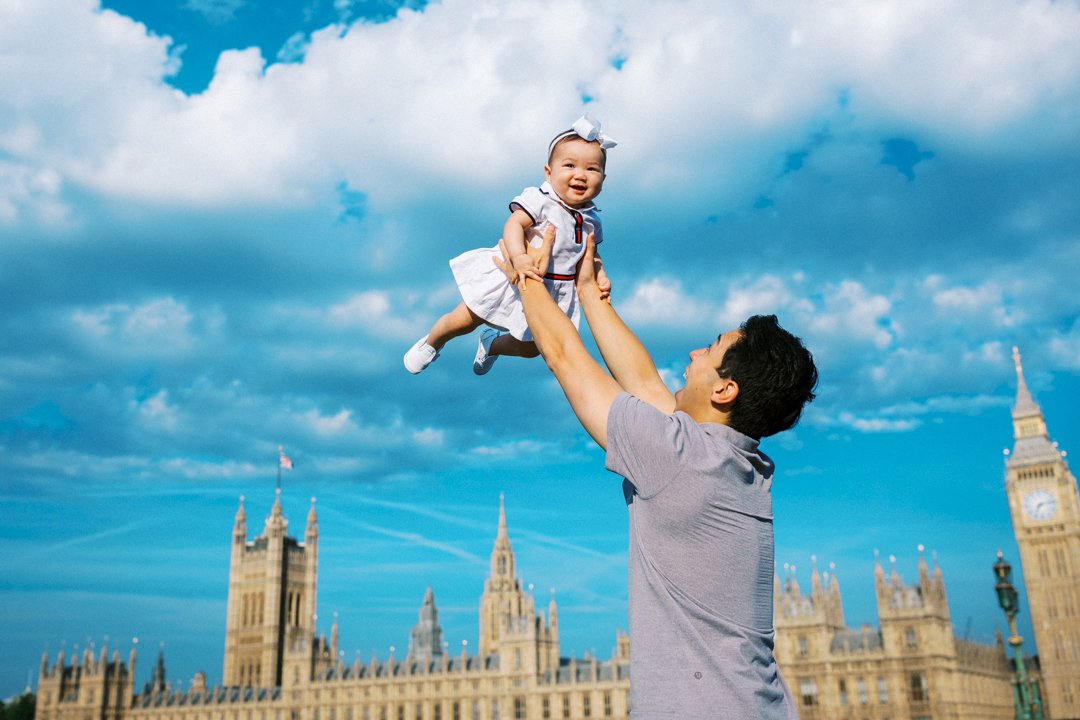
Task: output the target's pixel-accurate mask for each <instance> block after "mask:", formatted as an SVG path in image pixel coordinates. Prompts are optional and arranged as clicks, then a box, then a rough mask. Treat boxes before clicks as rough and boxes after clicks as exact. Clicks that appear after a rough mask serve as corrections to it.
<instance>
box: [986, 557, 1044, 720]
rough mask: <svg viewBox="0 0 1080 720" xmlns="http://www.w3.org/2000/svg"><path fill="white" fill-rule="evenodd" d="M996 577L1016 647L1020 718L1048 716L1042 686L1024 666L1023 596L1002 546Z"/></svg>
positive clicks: (1015, 702) (1016, 695)
mask: <svg viewBox="0 0 1080 720" xmlns="http://www.w3.org/2000/svg"><path fill="white" fill-rule="evenodd" d="M994 577H996V578H997V584H996V585H995V586H994V590H995V591H996V592H997V597H998V605H1000V606H1001V609H1002V610H1004V611H1005V617H1007V618H1008V619H1009V645H1011V646H1012V649H1013V664H1014V665H1015V668H1016V674H1015V676H1014V679H1013V683H1012V686H1013V707H1014V708H1015V710H1016V720H1044V717H1043V711H1042V699H1041V698H1040V697H1039V686H1038V685H1037V684H1036V683H1034V682H1032V680H1031V678H1029V677H1028V674H1027V669H1026V668H1025V667H1024V653H1023V652H1022V651H1021V649H1020V646H1021V645H1023V644H1024V638H1022V637H1020V636H1019V635H1018V634H1017V633H1016V616H1017V614H1019V612H1020V600H1019V597H1018V593H1017V592H1016V588H1015V587H1013V584H1012V566H1011V565H1009V563H1007V562H1005V559H1004V558H1003V557H1002V555H1001V551H1000V550H998V554H997V562H996V563H994Z"/></svg>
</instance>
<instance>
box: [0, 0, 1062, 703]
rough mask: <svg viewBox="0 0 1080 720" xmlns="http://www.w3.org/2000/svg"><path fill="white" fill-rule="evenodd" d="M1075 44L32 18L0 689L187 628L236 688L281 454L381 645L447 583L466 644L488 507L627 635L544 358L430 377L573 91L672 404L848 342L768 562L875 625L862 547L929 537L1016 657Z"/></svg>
mask: <svg viewBox="0 0 1080 720" xmlns="http://www.w3.org/2000/svg"><path fill="white" fill-rule="evenodd" d="M1078 36H1080V8H1078V7H1077V5H1076V3H1073V2H1057V3H1053V2H1045V1H1034V0H1033V1H1024V2H1020V1H1012V0H1010V1H1006V0H1000V1H999V0H995V1H994V2H991V3H989V4H988V3H986V2H975V0H946V1H944V2H941V1H936V2H904V3H901V2H890V1H885V0H878V1H872V2H865V1H862V0H860V1H856V0H841V2H828V3H825V2H820V1H818V0H812V1H811V2H801V3H781V4H779V5H773V6H768V7H765V6H762V7H756V6H752V5H745V4H735V3H732V4H728V5H723V6H717V5H716V4H715V3H712V2H707V1H705V0H700V1H699V0H685V1H684V2H680V3H678V4H677V5H675V6H674V8H673V7H672V6H671V5H657V4H654V3H644V2H626V1H617V0H610V1H608V0H599V1H594V2H589V3H585V2H581V1H578V0H557V1H556V2H551V1H550V0H548V1H545V2H539V0H510V1H508V2H504V3H499V4H497V5H490V4H488V5H478V4H477V3H472V2H468V1H467V0H445V1H444V2H440V3H432V4H430V5H425V4H422V3H414V4H409V5H407V6H401V5H400V4H398V3H392V2H349V1H348V0H336V1H335V2H332V3H331V2H329V0H322V1H319V0H314V1H310V2H275V3H269V2H255V1H254V0H166V1H163V2H155V3H145V2H133V1H131V0H124V1H123V2H108V3H105V4H104V7H102V6H101V5H99V4H98V3H97V2H95V0H49V1H48V2H36V1H35V0H14V1H13V2H6V3H4V4H3V6H2V7H0V47H3V48H4V51H3V55H2V58H0V302H2V303H3V308H4V312H3V313H2V315H0V324H2V327H0V331H2V332H0V338H2V340H0V452H2V455H3V458H4V462H3V467H2V470H0V538H2V540H3V547H4V550H5V552H4V553H3V554H2V557H0V578H2V581H0V603H2V605H3V607H4V608H5V612H4V613H3V617H2V618H0V644H2V645H3V647H4V648H5V652H4V653H3V657H2V658H0V696H6V695H8V694H11V693H14V692H17V691H19V690H21V689H22V688H23V686H24V685H25V684H26V678H27V673H28V671H34V672H36V666H37V663H38V662H39V659H40V656H41V653H42V651H44V650H46V649H48V651H49V652H50V655H51V656H53V657H55V654H56V652H57V651H58V650H59V649H60V647H61V646H62V645H61V644H62V643H63V646H64V647H66V648H67V649H68V650H69V651H70V650H71V649H72V648H73V647H74V646H75V645H78V646H80V647H84V646H85V645H86V644H87V643H88V642H93V643H95V645H96V647H100V645H101V643H102V642H104V641H105V638H106V637H108V638H109V641H108V642H109V644H110V647H117V646H118V647H120V648H121V649H122V650H126V649H127V648H128V647H129V646H130V643H131V638H132V637H135V636H138V637H139V639H140V647H141V648H143V655H142V658H143V659H142V660H141V661H140V668H139V678H138V681H139V683H140V684H141V683H142V682H145V679H146V677H148V673H149V668H150V664H151V661H152V656H153V655H154V654H155V653H156V648H157V647H158V646H159V644H160V643H164V644H165V648H166V658H167V663H168V668H169V675H170V677H171V678H173V679H176V680H179V681H182V682H183V683H184V684H185V685H186V683H187V682H189V681H190V678H191V677H192V675H193V674H194V673H195V672H196V671H198V670H205V671H206V672H207V673H208V674H209V676H210V680H211V682H215V681H217V680H219V679H220V672H221V661H222V655H221V653H222V648H223V643H224V639H223V636H224V608H225V593H226V581H227V571H228V554H227V553H228V542H229V537H230V530H231V526H232V519H233V514H234V512H235V510H236V506H237V503H238V501H239V497H240V496H241V495H244V496H246V498H247V500H246V507H247V510H248V516H249V527H251V528H252V529H253V530H254V529H255V528H257V527H258V526H259V523H260V521H261V518H263V517H264V516H265V514H266V513H267V512H268V511H269V508H270V504H271V502H272V500H273V492H274V476H275V463H276V447H277V445H278V444H283V445H284V446H285V448H286V450H287V452H289V454H290V455H291V456H292V457H293V459H294V460H295V462H296V469H295V470H294V471H293V472H291V473H289V474H287V475H286V477H285V481H284V482H285V489H284V500H285V511H286V513H287V515H288V516H289V517H290V519H291V520H292V523H293V525H292V529H293V531H294V532H296V533H298V534H300V533H302V531H303V527H302V525H303V520H304V517H305V515H306V512H307V508H308V505H309V502H310V500H309V499H310V498H311V497H312V496H314V497H317V498H318V503H317V507H318V512H319V518H320V527H321V531H322V542H321V562H320V565H321V567H320V597H319V602H320V605H319V608H320V621H319V624H320V628H321V629H322V630H323V631H327V632H328V630H329V623H330V617H331V616H332V614H333V613H334V612H337V613H338V616H339V621H340V624H341V638H342V647H343V648H345V649H346V651H347V655H348V658H349V659H351V658H352V657H353V656H354V654H355V653H359V654H360V655H361V656H362V657H363V658H364V659H365V660H366V659H368V658H370V656H371V655H372V654H373V653H375V654H378V655H379V656H380V657H386V655H387V653H388V651H389V647H390V646H396V647H397V648H399V653H400V652H401V649H402V648H404V647H406V645H407V639H408V632H409V630H410V629H411V627H412V625H413V624H414V623H415V622H416V619H417V612H418V609H419V607H420V603H421V601H422V599H423V595H424V589H425V588H426V586H427V585H428V584H430V585H432V586H433V587H434V590H435V594H436V599H437V602H438V605H439V608H440V616H441V620H442V623H443V627H444V630H445V635H446V638H447V640H448V641H449V642H450V643H451V645H452V646H454V647H460V643H461V641H462V640H468V641H469V642H470V644H472V645H475V642H476V636H477V608H478V604H479V596H480V593H481V591H482V583H483V579H484V577H485V575H486V572H487V558H488V554H489V553H490V550H491V546H492V543H493V541H494V536H495V524H496V519H497V512H498V498H499V494H500V493H505V495H506V507H507V513H508V519H509V524H510V532H511V539H512V541H513V543H514V547H515V550H516V552H517V554H518V568H519V570H520V572H521V575H522V579H523V580H524V581H525V582H526V583H527V584H528V583H532V584H535V587H536V593H537V596H538V599H539V600H541V601H542V602H543V601H546V599H547V596H548V592H549V589H550V588H554V589H555V591H556V596H557V598H558V601H559V605H560V621H561V622H560V625H561V632H562V639H563V644H564V652H566V653H567V654H570V653H574V654H581V653H584V652H585V651H590V650H595V651H596V652H597V653H600V654H601V655H606V654H607V653H609V652H610V649H611V647H612V646H613V645H614V641H615V633H616V629H617V628H621V627H625V624H626V620H625V614H626V583H625V547H626V515H625V509H624V507H623V505H622V501H621V493H620V490H619V480H618V478H616V477H614V476H612V475H610V474H608V473H606V472H605V471H604V470H603V458H602V454H601V453H600V452H599V451H597V450H596V449H595V448H594V447H592V446H591V444H590V442H589V441H588V439H587V437H586V436H585V434H584V433H583V432H582V431H581V429H580V428H579V427H578V426H577V424H576V422H575V421H574V420H573V418H572V416H570V414H569V413H568V412H567V409H566V406H565V401H564V400H563V398H562V396H561V394H560V392H559V391H558V389H557V387H556V386H555V385H554V384H553V383H552V381H551V380H550V378H549V377H548V375H547V373H546V371H545V370H544V367H543V365H542V363H540V362H539V361H531V362H530V361H520V360H518V361H515V360H513V359H505V360H500V361H499V362H498V363H497V364H496V366H495V368H494V369H493V371H492V372H491V373H490V374H489V375H487V376H485V377H483V378H477V377H474V376H473V375H472V373H471V372H470V369H469V365H470V362H471V358H472V354H473V351H474V340H473V339H471V338H470V339H467V340H462V341H458V342H455V343H452V344H451V345H449V346H448V347H447V348H446V350H445V352H444V353H443V356H442V358H441V359H440V360H439V361H438V363H436V364H435V365H433V366H432V367H431V368H430V369H429V370H428V371H427V372H425V373H424V374H422V375H420V376H417V377H413V376H410V375H408V374H407V373H405V371H404V370H403V368H402V366H401V355H402V353H403V351H404V350H405V349H406V348H407V347H408V346H409V345H410V344H412V342H413V341H414V340H415V339H416V338H417V337H418V336H419V335H420V334H422V333H423V332H424V331H426V329H427V327H428V326H429V325H430V323H431V321H432V320H433V319H434V317H436V316H437V315H438V314H439V313H441V312H443V311H445V310H446V309H448V308H449V307H451V306H452V305H453V304H454V303H455V302H456V290H455V288H454V286H453V284H452V281H451V276H450V273H449V271H448V268H447V265H446V261H447V260H448V259H449V258H450V257H452V256H454V255H456V254H458V253H459V252H461V251H463V250H466V249H469V248H471V247H476V246H480V245H487V244H490V243H493V242H494V240H495V238H496V237H497V233H498V232H499V230H500V228H501V225H502V222H503V221H504V219H505V213H506V204H507V202H508V201H509V199H510V198H511V197H513V196H514V195H515V194H517V193H518V192H519V191H520V189H521V188H522V187H524V186H526V185H531V184H536V183H537V182H538V181H539V180H540V179H541V168H542V166H543V162H544V159H545V158H544V151H545V148H546V146H547V142H548V140H549V139H550V137H551V136H552V135H553V134H555V133H556V132H557V131H559V130H560V129H562V128H564V127H565V126H567V125H568V124H569V123H570V122H572V121H573V119H574V118H576V117H577V116H578V115H579V114H581V112H582V111H584V110H588V111H589V112H590V113H592V114H593V115H595V116H596V117H598V118H599V119H600V120H601V121H602V123H603V125H604V129H605V130H606V131H608V132H610V134H611V135H612V136H614V137H615V138H617V139H618V140H619V141H620V145H619V146H618V147H617V148H616V149H614V150H613V151H611V154H610V159H609V163H608V173H609V176H608V181H607V184H606V186H605V189H604V192H603V194H602V195H601V197H600V198H599V201H598V204H599V205H600V206H601V207H602V208H603V211H604V221H605V237H606V240H607V241H606V243H605V252H604V255H605V261H606V264H607V267H608V269H609V273H610V275H611V276H612V279H613V282H614V284H615V290H614V292H615V295H614V298H615V302H616V305H617V307H618V308H619V309H620V311H621V312H622V314H623V315H624V317H626V318H627V319H628V321H629V322H630V323H631V324H632V325H633V326H634V327H635V328H636V329H638V330H639V332H640V334H641V336H642V338H643V339H644V341H645V343H646V345H647V346H648V347H649V348H650V349H651V350H652V351H653V353H654V357H655V358H656V360H657V362H658V365H659V366H660V367H661V368H662V371H663V373H664V376H665V378H666V379H667V380H669V381H670V383H671V384H672V386H673V387H677V386H678V384H679V382H680V381H681V374H682V370H683V367H684V366H685V364H686V354H687V352H688V351H689V350H690V349H693V348H695V347H699V346H701V345H703V344H705V343H707V342H708V341H710V340H711V339H712V338H715V336H716V335H717V333H718V332H719V331H722V330H725V329H728V328H730V327H733V326H735V325H737V324H738V322H740V321H741V320H742V319H744V318H745V317H746V316H747V315H748V314H751V313H754V312H775V313H777V314H778V315H779V316H780V318H781V321H782V323H784V324H785V325H786V326H788V327H790V328H791V329H792V330H793V331H795V332H796V333H798V334H800V335H801V336H803V337H804V339H805V340H806V342H807V344H808V346H809V347H810V348H811V349H812V350H813V352H814V353H815V356H816V357H817V359H818V362H819V366H820V369H821V375H822V382H821V385H820V388H819V398H818V400H817V401H815V403H814V404H813V405H812V406H811V408H810V409H809V410H808V412H807V413H806V415H805V417H804V420H803V422H802V424H801V425H800V426H799V427H798V428H796V429H795V430H793V431H790V432H788V433H785V434H783V435H782V436H778V437H776V438H773V439H771V440H768V441H767V442H766V444H765V447H766V449H767V451H768V452H769V453H770V454H771V455H773V457H774V458H775V459H776V461H777V464H778V467H779V472H778V476H777V479H776V483H775V506H776V516H777V520H776V540H777V560H778V562H779V563H780V564H781V565H783V564H784V563H788V564H792V565H794V566H795V567H796V571H795V572H796V574H797V576H798V577H799V578H800V579H801V580H802V581H803V583H804V585H805V584H806V583H807V582H808V578H809V572H810V564H811V556H815V555H816V556H817V558H818V563H819V566H820V567H821V568H822V569H825V568H826V567H828V566H829V564H830V563H835V572H836V573H837V575H838V577H839V579H840V583H841V587H842V589H843V594H844V606H845V610H846V613H847V622H848V624H849V625H859V624H862V623H876V614H875V608H874V600H873V587H872V568H873V558H874V554H873V553H874V550H875V549H879V550H880V551H881V553H882V555H883V556H885V557H887V556H888V555H890V554H894V555H896V556H897V567H898V569H899V571H900V572H901V574H902V575H903V576H905V577H906V578H908V579H912V578H914V577H915V575H916V564H917V560H918V554H917V551H916V547H917V546H918V545H919V544H924V545H925V546H926V548H927V550H928V551H933V552H936V553H937V557H938V560H939V562H940V564H941V567H942V569H943V572H944V575H945V579H946V583H947V586H948V592H949V600H950V606H951V608H952V617H953V622H954V624H955V625H956V627H957V631H958V633H959V634H961V635H963V636H967V637H970V638H972V639H977V640H983V641H987V642H989V641H992V639H993V634H994V630H995V628H996V627H997V626H999V625H1000V624H1001V614H1000V612H999V611H998V610H997V607H996V602H995V599H994V593H993V584H992V576H991V564H992V563H993V560H994V556H995V553H996V551H997V550H998V549H999V548H1001V549H1003V550H1004V551H1005V553H1006V555H1007V557H1009V558H1010V559H1012V560H1013V561H1014V564H1017V557H1016V549H1015V543H1014V541H1013V539H1012V530H1011V525H1010V522H1009V516H1008V509H1007V505H1006V502H1005V497H1004V491H1003V477H1004V466H1003V456H1002V449H1003V448H1006V447H1009V446H1011V439H1012V436H1011V433H1012V429H1011V424H1010V415H1009V410H1010V407H1011V403H1012V399H1013V397H1014V392H1015V374H1014V371H1013V366H1012V361H1011V359H1010V350H1011V347H1012V346H1013V345H1014V344H1016V345H1019V346H1020V348H1021V349H1022V351H1023V353H1024V363H1025V368H1026V371H1027V379H1028V383H1029V385H1030V386H1031V388H1032V390H1033V392H1034V394H1035V396H1036V398H1037V399H1038V401H1039V402H1040V403H1041V405H1042V407H1043V409H1044V411H1045V414H1046V417H1047V420H1048V423H1049V427H1050V429H1051V433H1052V435H1053V437H1054V439H1056V440H1057V441H1059V442H1060V447H1061V448H1062V449H1063V450H1068V449H1075V448H1077V447H1080V423H1078V421H1077V414H1076V412H1075V406H1076V398H1077V397H1078V396H1080V379H1078V370H1080V320H1078V312H1080V293H1077V291H1076V277H1077V276H1078V274H1080V242H1078V240H1080V238H1078V232H1080V230H1078V228H1080V222H1078V220H1080V206H1078V204H1077V203H1076V200H1075V198H1076V197H1078V196H1080V130H1078V129H1077V125H1076V123H1075V118H1076V117H1077V116H1078V115H1080V43H1077V42H1076V39H1077V37H1078ZM1025 627H1027V626H1025ZM1026 634H1027V635H1028V636H1029V637H1030V631H1027V632H1026ZM144 676H145V677H144Z"/></svg>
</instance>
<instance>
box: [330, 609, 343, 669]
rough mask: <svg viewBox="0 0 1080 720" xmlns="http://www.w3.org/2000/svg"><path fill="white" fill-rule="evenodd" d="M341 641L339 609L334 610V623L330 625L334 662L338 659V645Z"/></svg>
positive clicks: (331, 651)
mask: <svg viewBox="0 0 1080 720" xmlns="http://www.w3.org/2000/svg"><path fill="white" fill-rule="evenodd" d="M340 641H341V630H340V628H338V615H337V610H335V611H334V623H333V624H332V625H331V626H330V654H331V655H333V657H334V662H335V663H336V662H337V661H338V657H339V655H338V653H339V649H338V645H339V644H340Z"/></svg>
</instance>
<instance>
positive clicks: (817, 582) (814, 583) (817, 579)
mask: <svg viewBox="0 0 1080 720" xmlns="http://www.w3.org/2000/svg"><path fill="white" fill-rule="evenodd" d="M810 567H811V572H810V595H811V597H813V598H814V599H815V600H817V598H819V597H821V573H819V572H818V569H817V555H811V556H810Z"/></svg>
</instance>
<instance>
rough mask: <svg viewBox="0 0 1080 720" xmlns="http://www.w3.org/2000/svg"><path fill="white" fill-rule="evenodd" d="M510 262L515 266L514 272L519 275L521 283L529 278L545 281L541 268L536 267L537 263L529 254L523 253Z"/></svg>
mask: <svg viewBox="0 0 1080 720" xmlns="http://www.w3.org/2000/svg"><path fill="white" fill-rule="evenodd" d="M510 262H511V263H512V264H513V266H514V272H516V273H517V278H518V280H519V281H520V280H521V279H523V278H526V277H529V278H532V279H533V280H539V281H540V282H543V281H544V276H543V275H542V274H541V273H540V268H538V267H537V266H536V261H534V260H533V259H532V258H531V257H529V254H528V253H521V254H520V255H515V256H514V257H512V258H510Z"/></svg>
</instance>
